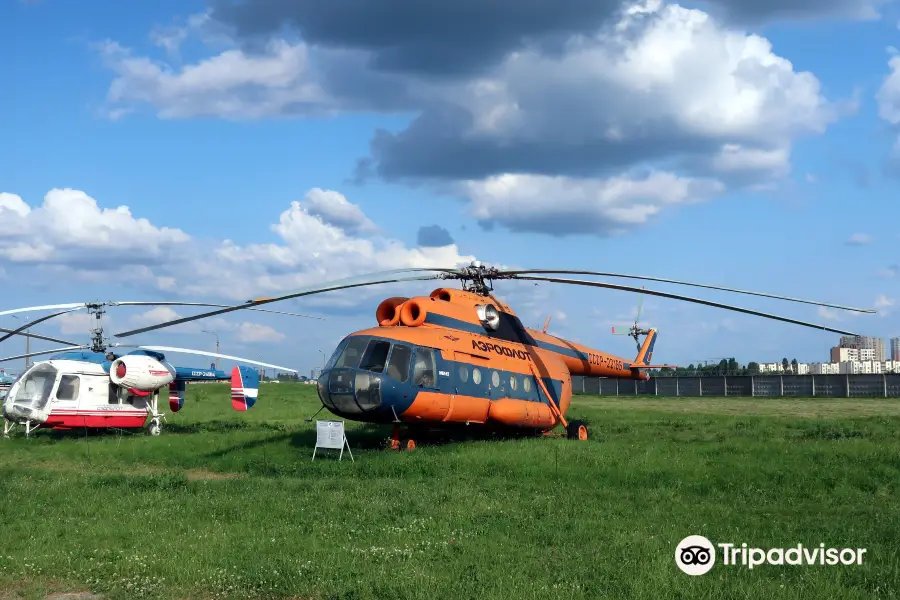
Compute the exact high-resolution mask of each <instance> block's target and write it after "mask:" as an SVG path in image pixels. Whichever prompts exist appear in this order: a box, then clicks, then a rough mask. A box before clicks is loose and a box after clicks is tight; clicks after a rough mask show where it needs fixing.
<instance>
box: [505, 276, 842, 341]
mask: <svg viewBox="0 0 900 600" xmlns="http://www.w3.org/2000/svg"><path fill="white" fill-rule="evenodd" d="M515 279H522V280H527V281H548V282H552V283H565V284H569V285H584V286H588V287H599V288H605V289H610V290H621V291H624V292H634V293H638V294H641V293H643V294H649V295H651V296H659V297H661V298H671V299H673V300H682V301H684V302H693V303H695V304H704V305H706V306H713V307H715V308H724V309H725V310H731V311H735V312H740V313H744V314H748V315H754V316H757V317H763V318H766V319H773V320H775V321H783V322H785V323H793V324H794V325H802V326H803V327H811V328H813V329H819V330H822V331H830V332H832V333H840V334H842V335H857V334H856V333H853V332H852V331H844V330H842V329H833V328H831V327H826V326H825V325H818V324H816V323H809V322H807V321H799V320H797V319H791V318H788V317H781V316H779V315H773V314H770V313H764V312H760V311H758V310H751V309H749V308H741V307H739V306H733V305H730V304H722V303H720V302H712V301H710V300H701V299H700V298H691V297H690V296H682V295H679V294H670V293H668V292H657V291H654V290H648V289H641V288H636V287H631V286H627V285H618V284H615V283H602V282H599V281H584V280H580V279H561V278H558V277H539V276H516V277H515Z"/></svg>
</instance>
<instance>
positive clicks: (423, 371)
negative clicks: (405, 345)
mask: <svg viewBox="0 0 900 600" xmlns="http://www.w3.org/2000/svg"><path fill="white" fill-rule="evenodd" d="M435 371H436V369H435V364H434V351H433V350H432V349H431V348H421V347H419V348H416V366H415V369H414V370H413V383H414V384H415V385H421V386H423V387H434V385H435V377H434V373H435Z"/></svg>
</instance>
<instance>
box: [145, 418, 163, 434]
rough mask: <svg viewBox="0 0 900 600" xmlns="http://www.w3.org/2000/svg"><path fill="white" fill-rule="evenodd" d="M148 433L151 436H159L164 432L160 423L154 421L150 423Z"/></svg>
mask: <svg viewBox="0 0 900 600" xmlns="http://www.w3.org/2000/svg"><path fill="white" fill-rule="evenodd" d="M147 431H148V432H149V433H150V435H153V436H157V435H159V434H160V432H161V431H162V425H161V424H160V422H159V421H157V420H155V419H154V420H153V421H150V427H149V428H148V430H147Z"/></svg>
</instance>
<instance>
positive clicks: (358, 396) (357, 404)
mask: <svg viewBox="0 0 900 600" xmlns="http://www.w3.org/2000/svg"><path fill="white" fill-rule="evenodd" d="M381 380H382V376H381V375H379V374H377V373H370V372H368V371H362V370H359V369H330V370H328V371H325V372H323V373H322V375H321V376H320V377H319V380H318V382H317V385H316V389H317V391H318V393H319V399H320V400H321V401H322V404H324V405H325V406H326V407H327V408H328V410H330V411H332V412H334V413H336V414H337V413H342V414H347V415H358V414H362V413H365V412H370V411H373V410H375V409H377V408H378V407H379V406H381V401H382V398H381V388H382V381H381Z"/></svg>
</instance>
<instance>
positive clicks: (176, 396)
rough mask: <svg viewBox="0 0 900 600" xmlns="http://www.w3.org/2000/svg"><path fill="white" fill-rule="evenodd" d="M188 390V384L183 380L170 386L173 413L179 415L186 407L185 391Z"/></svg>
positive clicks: (177, 380)
mask: <svg viewBox="0 0 900 600" xmlns="http://www.w3.org/2000/svg"><path fill="white" fill-rule="evenodd" d="M186 389H187V382H186V381H184V380H183V379H176V380H174V381H173V382H171V383H170V384H169V409H170V410H171V411H172V412H173V413H177V412H178V411H179V410H181V408H182V407H183V406H184V391H185V390H186Z"/></svg>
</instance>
